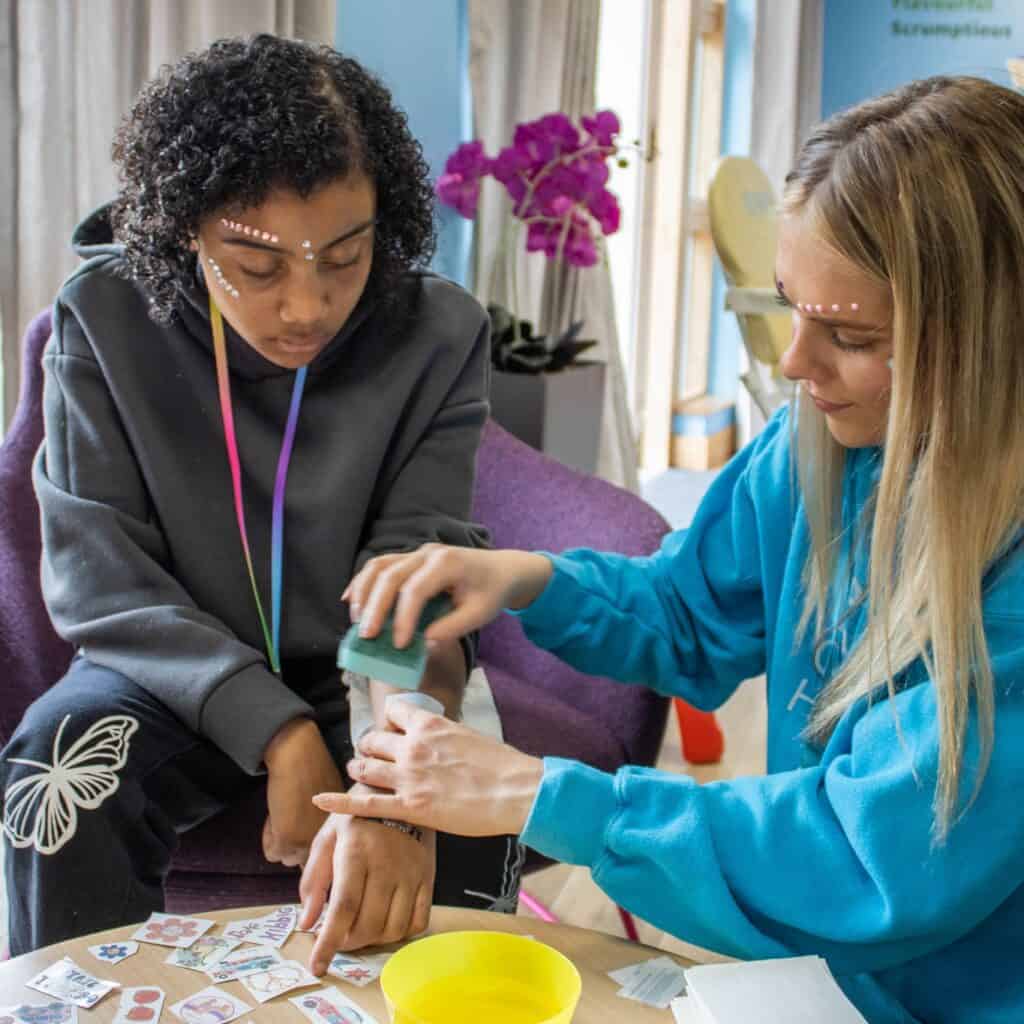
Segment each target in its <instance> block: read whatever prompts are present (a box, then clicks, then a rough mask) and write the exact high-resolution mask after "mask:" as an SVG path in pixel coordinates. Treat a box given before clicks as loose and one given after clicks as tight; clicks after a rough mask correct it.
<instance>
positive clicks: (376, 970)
mask: <svg viewBox="0 0 1024 1024" xmlns="http://www.w3.org/2000/svg"><path fill="white" fill-rule="evenodd" d="M390 959H391V954H390V953H375V954H373V955H372V956H353V955H352V954H350V953H335V954H334V956H333V957H332V958H331V962H330V964H329V965H328V967H327V973H328V974H333V975H334V977H335V978H341V980H342V981H347V982H348V983H349V984H350V985H356V986H357V987H359V988H362V987H363V986H364V985H369V984H370V982H372V981H376V980H377V979H378V978H379V977H380V972H381V971H383V970H384V965H385V964H386V963H387V962H388V960H390Z"/></svg>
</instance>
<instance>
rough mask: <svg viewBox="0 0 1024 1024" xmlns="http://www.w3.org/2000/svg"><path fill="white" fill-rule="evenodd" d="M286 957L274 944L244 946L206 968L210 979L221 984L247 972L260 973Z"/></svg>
mask: <svg viewBox="0 0 1024 1024" xmlns="http://www.w3.org/2000/svg"><path fill="white" fill-rule="evenodd" d="M282 960H284V957H283V956H281V954H280V953H279V952H278V951H277V950H276V949H274V947H273V946H243V947H242V948H241V949H234V950H232V951H231V952H230V953H228V954H227V955H226V956H225V957H224V958H223V959H222V960H221V961H220V963H218V964H214V966H213V967H208V968H207V969H206V973H207V975H209V977H210V980H211V981H214V982H217V983H218V984H221V983H223V982H225V981H237V980H238V979H239V978H242V977H244V976H245V975H246V974H258V973H259V972H260V971H265V970H267V969H269V968H271V967H273V966H274V964H279V963H281V961H282Z"/></svg>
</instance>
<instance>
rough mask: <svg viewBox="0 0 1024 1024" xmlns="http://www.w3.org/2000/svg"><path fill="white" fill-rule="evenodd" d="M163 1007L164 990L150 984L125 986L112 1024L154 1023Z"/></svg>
mask: <svg viewBox="0 0 1024 1024" xmlns="http://www.w3.org/2000/svg"><path fill="white" fill-rule="evenodd" d="M163 1008H164V990H163V989H162V988H154V987H153V986H152V985H142V986H140V987H138V988H126V989H125V990H124V991H123V992H122V993H121V1003H120V1005H119V1006H118V1008H117V1013H116V1014H115V1015H114V1021H113V1024H156V1022H157V1021H158V1020H159V1019H160V1011H161V1010H162V1009H163Z"/></svg>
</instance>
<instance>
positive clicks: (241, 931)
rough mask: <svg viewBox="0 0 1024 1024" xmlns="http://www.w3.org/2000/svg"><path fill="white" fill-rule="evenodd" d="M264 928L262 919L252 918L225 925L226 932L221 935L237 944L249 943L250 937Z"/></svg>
mask: <svg viewBox="0 0 1024 1024" xmlns="http://www.w3.org/2000/svg"><path fill="white" fill-rule="evenodd" d="M262 927H263V918H262V917H252V918H249V919H248V920H245V921H232V922H231V924H229V925H225V927H224V931H223V932H222V933H221V934H222V935H223V937H224V938H225V939H231V940H232V941H237V942H248V941H249V936H250V935H252V934H253V933H254V932H258V931H259V930H260V928H262Z"/></svg>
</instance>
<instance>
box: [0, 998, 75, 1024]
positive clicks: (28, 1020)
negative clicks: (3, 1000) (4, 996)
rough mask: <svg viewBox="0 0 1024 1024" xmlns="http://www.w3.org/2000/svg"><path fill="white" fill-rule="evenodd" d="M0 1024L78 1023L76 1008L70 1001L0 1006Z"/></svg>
mask: <svg viewBox="0 0 1024 1024" xmlns="http://www.w3.org/2000/svg"><path fill="white" fill-rule="evenodd" d="M0 1024H78V1008H77V1007H76V1006H73V1005H72V1004H71V1003H22V1004H21V1005H20V1006H0Z"/></svg>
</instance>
